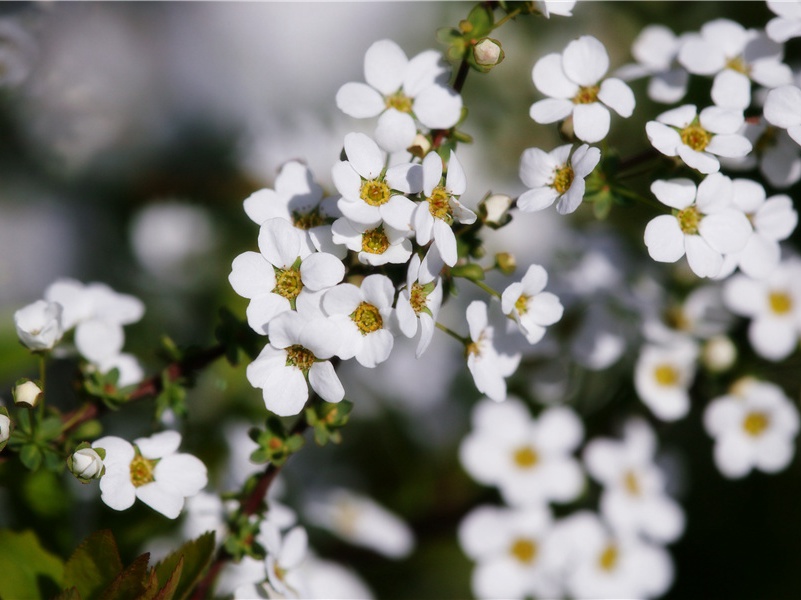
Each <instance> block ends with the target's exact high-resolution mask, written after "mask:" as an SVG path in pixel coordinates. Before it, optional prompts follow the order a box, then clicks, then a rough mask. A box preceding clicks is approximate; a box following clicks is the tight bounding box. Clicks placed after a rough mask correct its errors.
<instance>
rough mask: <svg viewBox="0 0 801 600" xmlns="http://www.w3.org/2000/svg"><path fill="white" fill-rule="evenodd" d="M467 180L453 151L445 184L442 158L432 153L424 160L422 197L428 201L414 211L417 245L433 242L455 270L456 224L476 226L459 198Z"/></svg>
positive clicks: (469, 212)
mask: <svg viewBox="0 0 801 600" xmlns="http://www.w3.org/2000/svg"><path fill="white" fill-rule="evenodd" d="M466 188H467V178H466V176H465V172H464V169H463V168H462V165H461V163H460V162H459V159H457V158H456V153H455V152H454V151H453V150H451V154H450V159H449V161H448V174H447V175H446V177H445V184H444V185H443V184H442V159H441V158H440V156H439V154H437V153H436V152H429V153H428V154H426V157H425V158H424V159H423V194H424V195H425V199H424V200H423V201H422V202H421V203H420V204H418V205H417V208H416V209H415V211H414V217H413V219H414V229H415V231H416V232H417V243H418V244H420V245H421V246H424V245H426V244H427V243H428V242H430V241H431V240H432V239H433V240H434V244H436V246H437V249H438V250H439V253H440V256H442V260H443V261H444V262H445V264H446V265H448V266H449V267H452V266H453V265H455V264H456V260H457V258H458V255H457V252H456V236H455V235H454V233H453V230H452V229H451V227H452V226H453V224H454V223H463V224H465V225H469V224H471V223H475V221H476V213H474V212H473V211H472V210H470V209H469V208H465V207H464V206H462V205H461V204H460V203H459V201H458V200H457V198H458V197H459V196H461V195H462V194H464V191H465V189H466Z"/></svg>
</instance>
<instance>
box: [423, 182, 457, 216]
mask: <svg viewBox="0 0 801 600" xmlns="http://www.w3.org/2000/svg"><path fill="white" fill-rule="evenodd" d="M426 200H428V210H429V211H430V212H431V214H432V216H433V217H434V218H435V219H442V220H443V221H445V222H446V223H447V224H448V225H450V224H451V223H453V215H452V214H451V195H450V194H449V193H448V192H447V191H446V190H445V188H444V187H442V186H441V185H438V186H437V187H435V188H434V190H433V191H432V192H431V195H430V196H429V197H428V198H426Z"/></svg>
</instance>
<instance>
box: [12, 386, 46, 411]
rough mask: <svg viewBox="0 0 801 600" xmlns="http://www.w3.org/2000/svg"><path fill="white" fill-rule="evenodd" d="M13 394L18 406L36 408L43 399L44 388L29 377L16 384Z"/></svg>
mask: <svg viewBox="0 0 801 600" xmlns="http://www.w3.org/2000/svg"><path fill="white" fill-rule="evenodd" d="M12 395H13V396H14V404H16V405H17V406H27V407H28V408H34V407H35V406H37V405H38V404H39V401H40V400H41V399H42V388H40V387H39V386H38V385H36V383H34V382H33V381H31V380H30V379H27V380H25V381H23V382H22V383H18V384H17V385H15V386H14V389H13V391H12Z"/></svg>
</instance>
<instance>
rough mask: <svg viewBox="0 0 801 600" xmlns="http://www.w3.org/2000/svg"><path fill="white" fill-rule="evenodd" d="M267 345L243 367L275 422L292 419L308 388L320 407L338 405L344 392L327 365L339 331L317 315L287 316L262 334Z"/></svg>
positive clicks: (299, 408)
mask: <svg viewBox="0 0 801 600" xmlns="http://www.w3.org/2000/svg"><path fill="white" fill-rule="evenodd" d="M267 334H268V335H269V336H270V343H269V344H267V345H266V346H265V347H264V349H263V350H262V351H261V353H260V354H259V356H257V357H256V359H255V360H254V361H253V362H252V363H250V364H249V365H248V367H247V372H246V374H247V378H248V381H249V382H250V384H251V385H252V386H253V387H256V388H261V389H262V391H263V396H264V405H265V406H266V407H267V409H268V410H270V411H272V412H274V413H275V414H277V415H278V416H281V417H286V416H290V415H296V414H298V413H299V412H300V411H301V410H303V406H304V405H305V404H306V401H307V400H308V399H309V386H311V388H312V389H313V390H314V391H315V392H317V394H319V395H320V397H321V398H322V399H323V400H325V401H326V402H339V401H340V400H342V398H343V397H344V396H345V390H344V388H343V387H342V383H340V381H339V378H338V377H337V374H336V371H335V370H334V366H333V365H332V364H331V363H330V362H329V361H328V359H329V358H331V357H332V356H334V354H336V352H337V350H338V349H339V346H340V343H341V340H340V330H339V327H338V326H337V325H336V324H335V323H333V322H332V321H331V320H329V319H327V318H325V317H323V316H318V315H311V316H309V315H306V314H305V313H301V312H294V311H287V312H283V313H281V314H279V315H278V316H276V317H275V318H274V319H273V320H272V321H270V325H269V327H268V328H267Z"/></svg>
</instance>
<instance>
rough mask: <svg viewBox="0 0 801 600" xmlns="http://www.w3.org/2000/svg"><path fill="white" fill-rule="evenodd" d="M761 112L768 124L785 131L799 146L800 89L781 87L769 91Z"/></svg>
mask: <svg viewBox="0 0 801 600" xmlns="http://www.w3.org/2000/svg"><path fill="white" fill-rule="evenodd" d="M763 112H764V115H765V120H766V121H767V122H768V123H770V124H771V125H775V126H776V127H780V128H782V129H786V130H787V133H788V134H789V136H790V137H791V138H793V140H794V141H795V142H796V143H797V144H799V145H801V89H799V88H798V87H796V86H794V85H783V86H781V87H777V88H776V89H773V90H771V91H770V92H768V97H767V98H766V99H765V108H764V109H763Z"/></svg>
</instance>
